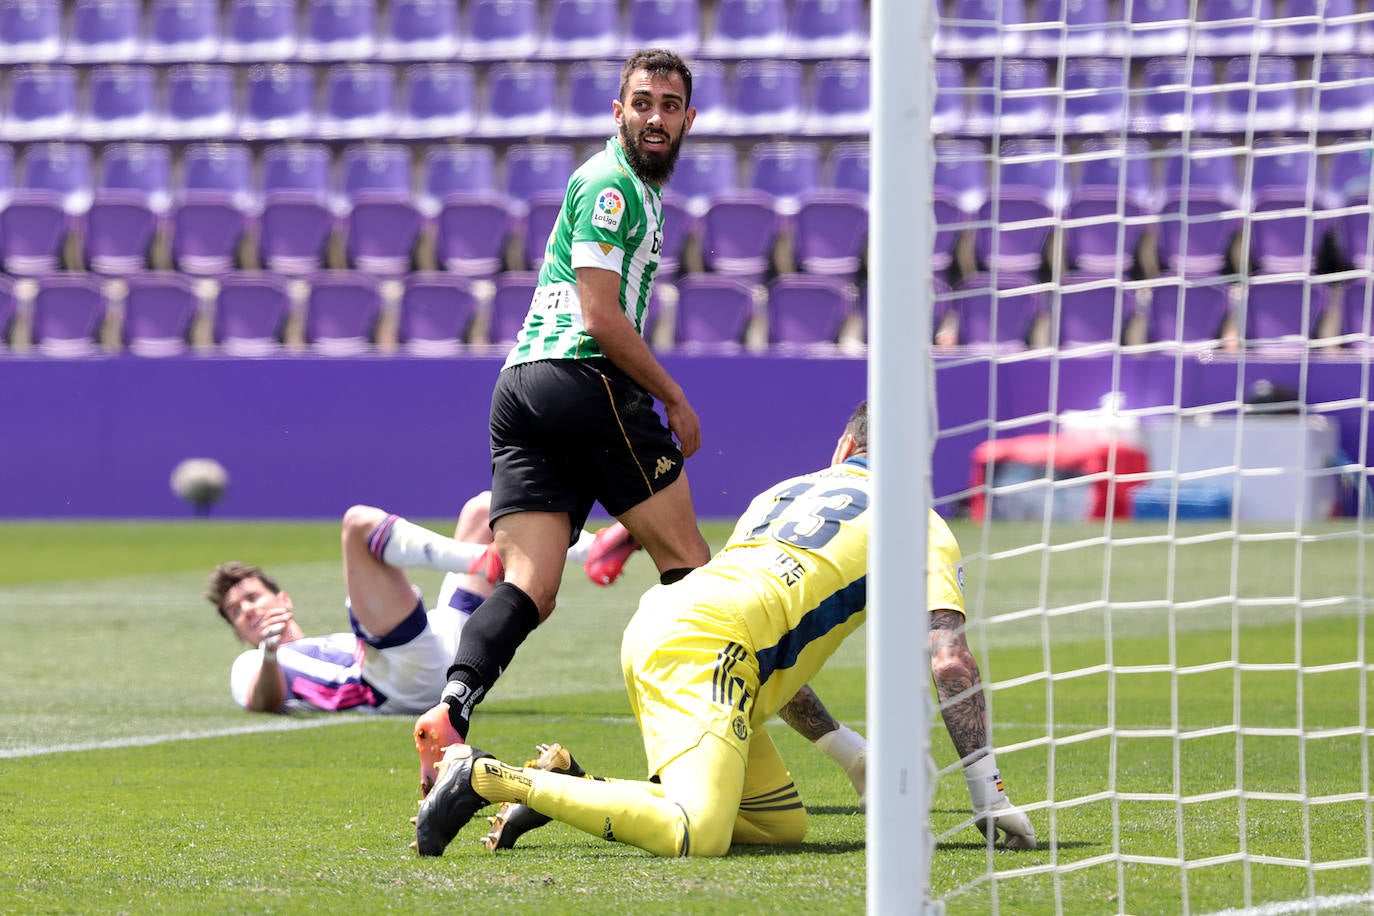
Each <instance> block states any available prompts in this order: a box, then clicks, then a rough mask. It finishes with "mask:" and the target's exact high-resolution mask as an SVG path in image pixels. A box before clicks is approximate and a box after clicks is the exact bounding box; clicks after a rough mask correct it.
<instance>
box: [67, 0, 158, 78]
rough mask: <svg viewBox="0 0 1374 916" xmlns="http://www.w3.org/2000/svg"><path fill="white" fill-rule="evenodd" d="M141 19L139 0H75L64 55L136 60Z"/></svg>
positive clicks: (107, 60) (90, 59)
mask: <svg viewBox="0 0 1374 916" xmlns="http://www.w3.org/2000/svg"><path fill="white" fill-rule="evenodd" d="M142 20H143V8H142V5H141V4H140V3H139V2H138V0H74V2H73V4H72V7H71V15H70V18H69V22H68V25H67V43H66V45H65V47H64V48H63V52H62V54H63V58H64V59H66V60H69V61H74V62H80V63H112V62H115V61H129V60H137V59H138V57H139V54H140V51H141V50H142V49H141V45H142V41H141V34H142V29H143V21H142Z"/></svg>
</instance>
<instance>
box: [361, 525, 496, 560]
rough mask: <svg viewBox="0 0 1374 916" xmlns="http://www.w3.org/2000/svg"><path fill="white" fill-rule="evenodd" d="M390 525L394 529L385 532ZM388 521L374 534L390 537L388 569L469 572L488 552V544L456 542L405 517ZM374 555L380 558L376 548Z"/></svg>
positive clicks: (385, 550) (386, 547) (384, 557)
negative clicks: (390, 567)
mask: <svg viewBox="0 0 1374 916" xmlns="http://www.w3.org/2000/svg"><path fill="white" fill-rule="evenodd" d="M388 522H390V526H391V530H390V531H389V532H386V531H382V530H381V529H382V528H383V527H385V526H386V525H387V523H388ZM388 522H383V523H382V524H381V525H379V526H378V531H377V532H374V533H373V537H374V538H375V537H377V536H378V534H379V533H380V534H381V535H382V536H384V537H385V538H386V543H385V545H384V546H383V547H382V552H381V556H380V559H381V561H382V562H383V563H385V564H387V565H388V566H395V567H398V568H401V569H416V568H419V569H437V570H439V571H440V572H461V573H465V572H467V571H468V567H470V566H471V565H472V564H473V562H474V561H475V560H476V559H477V558H478V557H480V556H481V555H482V554H483V553H485V552H486V549H487V545H485V544H469V543H467V542H466V541H455V540H454V539H453V538H451V537H445V536H444V535H442V534H438V533H436V532H434V531H430V530H429V529H428V528H421V527H420V526H419V525H416V524H414V523H413V522H408V521H406V520H405V519H403V518H399V517H398V518H395V519H391V518H388ZM372 553H373V555H374V556H376V555H377V551H376V548H375V547H374V548H373V550H372Z"/></svg>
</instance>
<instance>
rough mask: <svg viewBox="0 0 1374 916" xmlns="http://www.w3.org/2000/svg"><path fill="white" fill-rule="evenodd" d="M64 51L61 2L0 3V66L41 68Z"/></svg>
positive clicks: (26, 0)
mask: <svg viewBox="0 0 1374 916" xmlns="http://www.w3.org/2000/svg"><path fill="white" fill-rule="evenodd" d="M61 50H62V3H61V0H0V65H3V64H39V63H43V62H45V61H50V60H55V59H56V58H57V56H58V54H59V52H60V51H61Z"/></svg>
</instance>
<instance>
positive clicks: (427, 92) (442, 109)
mask: <svg viewBox="0 0 1374 916" xmlns="http://www.w3.org/2000/svg"><path fill="white" fill-rule="evenodd" d="M401 93H402V101H401V110H400V112H399V115H398V118H397V123H396V134H397V136H400V137H405V138H408V139H418V138H424V137H435V138H438V137H462V136H467V135H469V134H472V133H474V132H475V130H476V127H477V114H478V111H477V80H476V76H475V75H474V73H473V70H472V67H471V66H470V65H468V64H446V63H423V64H413V65H411V66H409V67H407V68H406V70H405V76H404V78H403V81H402V87H401Z"/></svg>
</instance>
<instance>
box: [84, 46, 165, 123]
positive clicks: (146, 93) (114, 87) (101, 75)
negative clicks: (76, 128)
mask: <svg viewBox="0 0 1374 916" xmlns="http://www.w3.org/2000/svg"><path fill="white" fill-rule="evenodd" d="M156 95H157V75H156V73H155V72H154V70H153V68H152V67H149V66H142V65H139V66H127V65H125V64H112V65H109V66H101V67H95V68H94V69H92V70H91V72H90V75H89V76H88V77H87V79H86V104H85V110H84V112H83V113H82V117H81V125H80V133H81V136H82V137H83V138H84V139H87V140H135V139H139V138H147V137H151V136H153V135H155V134H156V133H157V129H158V125H159V119H158V114H157V101H156Z"/></svg>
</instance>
